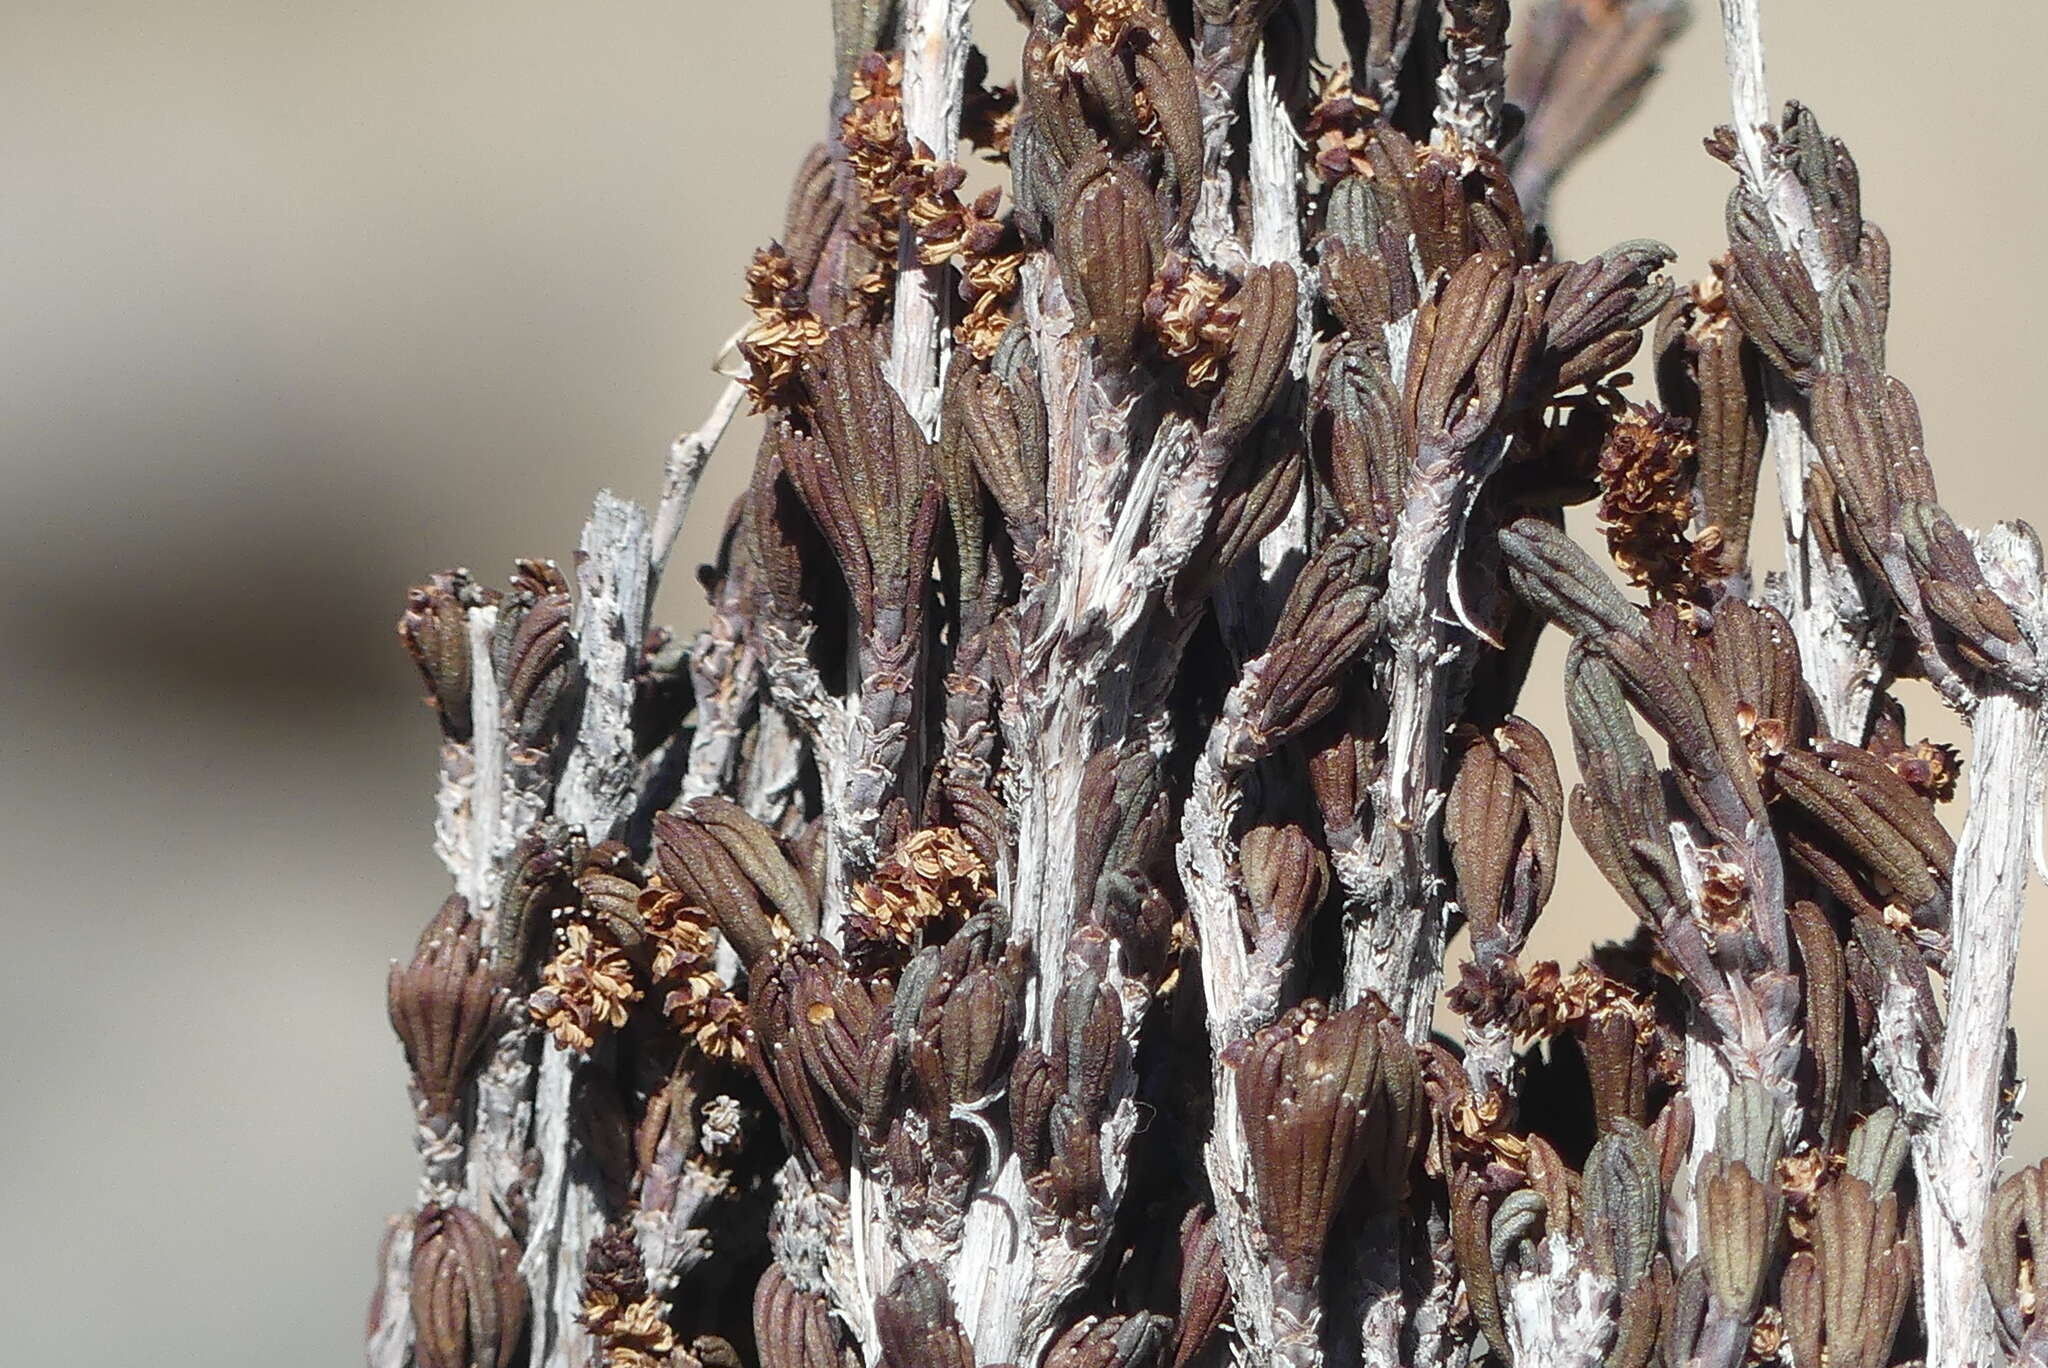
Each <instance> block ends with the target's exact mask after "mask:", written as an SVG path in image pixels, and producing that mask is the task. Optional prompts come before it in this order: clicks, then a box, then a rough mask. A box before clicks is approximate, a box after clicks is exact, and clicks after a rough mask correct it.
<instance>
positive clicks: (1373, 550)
mask: <svg viewBox="0 0 2048 1368" xmlns="http://www.w3.org/2000/svg"><path fill="white" fill-rule="evenodd" d="M1385 567H1386V548H1385V546H1384V544H1383V543H1381V542H1380V540H1379V538H1378V537H1377V536H1376V535H1375V534H1374V533H1373V532H1371V531H1369V530H1368V529H1365V528H1356V527H1354V528H1347V529H1345V530H1344V531H1343V532H1340V533H1338V534H1337V535H1336V536H1334V537H1332V538H1330V539H1329V540H1328V541H1327V542H1325V543H1324V544H1323V546H1322V547H1321V549H1319V550H1318V551H1317V552H1316V554H1315V555H1314V556H1313V557H1312V558H1310V560H1309V563H1308V564H1307V565H1306V566H1304V567H1303V568H1302V572H1301V574H1300V576H1299V577H1297V578H1296V579H1295V581H1294V586H1293V588H1292V589H1291V590H1289V591H1288V595H1287V602H1286V604H1285V605H1284V606H1283V607H1282V609H1281V611H1280V620H1279V622H1278V623H1276V624H1275V626H1274V628H1273V638H1272V639H1273V645H1272V647H1271V648H1270V649H1269V650H1268V651H1267V653H1266V654H1265V655H1264V656H1262V657H1260V659H1259V660H1258V661H1256V662H1254V663H1253V664H1252V665H1251V666H1250V667H1249V668H1248V669H1247V670H1246V671H1245V678H1244V681H1243V682H1242V683H1241V684H1240V685H1239V686H1238V693H1239V699H1238V702H1237V703H1236V704H1235V705H1234V706H1235V707H1236V708H1237V716H1238V717H1239V718H1241V719H1242V726H1241V727H1240V728H1239V729H1237V731H1236V733H1235V734H1234V735H1233V737H1232V740H1231V749H1230V751H1229V752H1228V754H1227V755H1225V756H1224V757H1222V758H1223V760H1224V762H1225V764H1226V765H1227V766H1228V767H1230V768H1232V769H1238V768H1242V767H1244V766H1247V765H1250V764H1253V763H1255V762H1256V761H1257V760H1258V759H1259V758H1260V757H1262V756H1265V755H1269V754H1271V753H1272V751H1273V749H1274V748H1275V747H1277V746H1279V745H1280V744H1281V743H1282V742H1284V741H1286V740H1288V739H1289V738H1290V737H1293V736H1296V735H1298V734H1299V733H1300V732H1301V731H1302V730H1303V729H1305V728H1307V727H1309V726H1312V725H1314V724H1315V723H1316V722H1317V721H1319V720H1320V719H1321V718H1323V717H1324V716H1325V715H1326V714H1328V712H1329V711H1330V709H1331V708H1333V707H1335V706H1336V704H1337V699H1338V696H1339V690H1340V687H1341V682H1342V678H1343V676H1344V675H1345V673H1346V672H1347V671H1349V670H1350V668H1351V666H1352V662H1353V661H1355V660H1356V659H1357V658H1358V656H1359V654H1360V653H1361V652H1362V651H1363V650H1364V649H1365V646H1366V643H1367V642H1368V641H1370V640H1371V638H1372V633H1373V628H1374V622H1375V620H1374V617H1373V609H1374V607H1375V606H1376V605H1377V604H1378V603H1379V598H1380V591H1381V590H1382V589H1383V588H1384V587H1385Z"/></svg>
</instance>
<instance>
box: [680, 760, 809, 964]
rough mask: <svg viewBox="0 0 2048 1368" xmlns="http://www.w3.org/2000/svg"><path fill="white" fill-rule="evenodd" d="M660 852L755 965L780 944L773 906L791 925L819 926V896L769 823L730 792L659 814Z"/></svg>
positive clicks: (686, 892) (797, 928)
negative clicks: (784, 851)
mask: <svg viewBox="0 0 2048 1368" xmlns="http://www.w3.org/2000/svg"><path fill="white" fill-rule="evenodd" d="M654 842H655V846H654V848H655V854H656V856H657V857H658V858H659V859H660V861H661V872H662V875H663V877H664V878H666V879H667V880H668V882H669V883H670V885H672V886H673V887H674V888H675V889H676V890H677V891H678V892H680V893H681V894H682V895H683V897H684V899H685V900H687V901H688V902H690V903H691V904H692V905H694V906H697V907H702V908H703V909H704V910H705V911H707V912H709V913H710V914H711V916H712V919H713V920H714V921H716V922H717V923H718V928H719V930H721V931H723V932H725V934H726V937H727V938H728V939H729V940H731V941H732V943H733V948H734V949H736V950H738V951H739V953H740V959H741V960H742V961H743V962H744V963H746V964H747V965H749V966H753V965H757V964H760V963H762V962H764V961H766V960H767V959H769V958H771V957H773V956H774V955H775V954H776V953H777V951H778V950H779V949H780V947H781V939H780V937H779V936H778V935H777V933H776V929H775V923H774V921H773V920H772V918H771V916H770V913H771V911H772V912H774V913H776V914H779V915H780V916H781V917H782V918H783V920H784V923H785V924H786V925H788V926H789V927H790V929H791V930H792V932H794V933H795V934H797V935H798V936H807V935H809V934H812V933H814V932H815V930H816V927H817V911H816V906H817V905H816V900H815V898H814V897H813V895H812V894H811V892H810V889H809V887H808V886H807V885H806V884H805V882H804V880H803V878H802V876H801V875H799V874H798V873H797V872H796V870H795V868H794V867H793V866H792V865H791V864H790V863H789V860H788V858H787V857H786V856H784V855H783V854H782V852H781V850H780V848H779V847H778V846H777V844H776V842H775V840H774V838H773V837H772V836H771V835H769V834H768V832H767V830H766V828H764V827H762V826H761V824H760V823H758V822H756V821H754V819H753V818H751V817H749V816H747V815H746V813H745V812H743V811H741V810H740V809H739V808H738V807H737V806H736V805H734V804H733V803H731V802H730V801H728V800H727V799H724V798H701V799H697V800H694V801H692V802H691V803H688V804H686V805H684V807H683V808H681V809H680V810H678V811H676V812H663V813H656V814H655V818H654Z"/></svg>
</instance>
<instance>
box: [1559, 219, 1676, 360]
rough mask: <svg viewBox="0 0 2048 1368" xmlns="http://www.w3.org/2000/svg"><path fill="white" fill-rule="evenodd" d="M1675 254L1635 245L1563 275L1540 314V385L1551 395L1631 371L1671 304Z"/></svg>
mask: <svg viewBox="0 0 2048 1368" xmlns="http://www.w3.org/2000/svg"><path fill="white" fill-rule="evenodd" d="M1677 255H1678V254H1677V253H1676V252H1674V251H1672V250H1671V249H1670V248H1669V247H1666V246H1665V245H1664V244H1663V243H1661V242H1652V241H1649V240H1648V239H1638V240H1636V241H1633V242H1624V243H1622V244H1621V245H1620V246H1618V247H1610V248H1609V249H1608V250H1607V251H1605V252H1602V253H1601V254H1600V255H1599V256H1596V257H1594V258H1592V259H1591V260H1589V261H1583V262H1573V263H1571V264H1569V265H1567V266H1565V267H1564V268H1563V270H1562V271H1561V272H1560V273H1558V275H1557V279H1556V282H1555V283H1554V284H1553V285H1551V287H1550V289H1549V292H1548V307H1547V308H1546V309H1545V311H1544V314H1543V341H1542V357H1541V360H1540V361H1539V362H1538V363H1537V365H1538V368H1539V370H1540V371H1541V373H1542V375H1543V380H1542V381H1541V383H1542V384H1543V385H1544V386H1546V387H1547V389H1548V390H1549V392H1551V393H1556V392H1558V391H1561V390H1567V389H1572V388H1575V387H1576V386H1579V385H1584V384H1588V383H1590V382H1592V381H1596V380H1599V379H1602V378H1604V377H1605V376H1606V375H1607V374H1609V373H1610V372H1612V371H1613V370H1614V369H1615V368H1616V367H1619V366H1622V365H1625V364H1627V362H1628V359H1629V357H1631V356H1633V355H1634V354H1635V350H1636V347H1637V346H1638V345H1639V344H1640V343H1641V342H1642V337H1643V334H1642V329H1643V327H1644V325H1645V324H1647V323H1648V322H1649V321H1650V320H1651V319H1653V318H1655V317H1656V316H1657V313H1658V311H1659V310H1660V309H1662V308H1663V307H1664V305H1665V302H1666V301H1667V300H1669V299H1670V298H1671V289H1672V287H1671V283H1670V282H1669V281H1668V280H1666V279H1664V278H1663V276H1662V275H1661V274H1660V273H1661V272H1662V271H1663V269H1664V267H1665V266H1666V264H1668V263H1669V262H1670V261H1672V260H1673V259H1674V258H1675V257H1676V256H1677Z"/></svg>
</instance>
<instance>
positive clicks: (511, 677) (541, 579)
mask: <svg viewBox="0 0 2048 1368" xmlns="http://www.w3.org/2000/svg"><path fill="white" fill-rule="evenodd" d="M573 608H574V603H573V600H572V599H571V597H570V593H569V581H568V580H566V579H564V578H563V577H562V572H561V570H560V569H559V568H558V567H557V566H556V565H555V563H554V562H553V561H536V560H523V561H520V562H518V568H517V572H516V573H515V574H514V575H513V576H512V592H511V593H509V594H507V595H506V596H505V600H504V602H503V603H502V604H500V605H499V608H498V628H497V633H496V636H495V638H494V640H493V642H492V659H493V661H494V664H495V667H496V669H497V672H498V689H499V695H500V699H501V703H500V709H501V711H502V712H503V714H504V718H505V730H506V732H507V733H508V734H509V735H510V736H511V738H512V740H513V743H514V744H516V745H520V746H525V747H527V748H529V749H533V750H545V749H547V748H548V747H549V746H551V745H553V744H554V738H555V734H556V731H557V730H558V728H559V727H560V725H561V722H562V717H563V712H564V709H565V706H566V704H567V702H568V692H569V689H570V685H571V683H572V681H573V680H574V679H575V678H576V668H577V667H576V639H575V637H574V636H573V635H572V634H571V632H570V628H569V618H570V613H571V612H572V610H573Z"/></svg>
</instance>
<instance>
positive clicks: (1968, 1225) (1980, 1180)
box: [1913, 523, 2048, 1368]
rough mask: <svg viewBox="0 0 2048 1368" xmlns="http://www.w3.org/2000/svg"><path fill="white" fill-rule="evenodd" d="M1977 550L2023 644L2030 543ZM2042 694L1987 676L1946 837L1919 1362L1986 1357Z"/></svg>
mask: <svg viewBox="0 0 2048 1368" xmlns="http://www.w3.org/2000/svg"><path fill="white" fill-rule="evenodd" d="M1977 559H1978V562H1979V564H1981V565H1982V566H1983V569H1984V577H1985V579H1986V580H1987V581H1989V582H1990V584H1991V587H1992V588H1993V589H1994V590H1996V591H1997V593H1998V595H1999V596H2000V597H2001V598H2003V599H2004V600H2005V602H2006V604H2007V606H2008V607H2010V608H2011V609H2012V610H2013V616H2014V617H2015V618H2016V619H2018V621H2019V623H2020V626H2021V630H2022V631H2023V632H2024V633H2025V634H2026V636H2027V638H2028V639H2029V640H2030V641H2031V642H2032V643H2034V645H2035V647H2036V649H2039V648H2040V646H2041V645H2042V644H2044V643H2048V612H2044V608H2048V605H2044V602H2043V593H2044V584H2043V581H2042V565H2041V548H2040V545H2039V544H2038V543H2037V542H2036V541H2035V540H2034V538H2033V535H2032V534H2031V532H2027V531H2023V530H2020V529H2018V528H2015V527H2013V526H2011V525H2010V524H2003V523H2002V524H2000V525H1999V526H1997V527H1994V528H1992V529H1990V530H1989V531H1988V532H1985V533H1984V534H1983V535H1982V536H1981V537H1980V538H1979V540H1978V544H1977ZM2043 702H2044V700H2043V699H2042V697H2041V695H2039V694H2029V693H2020V692H2018V691H2015V690H2011V689H2006V688H2000V687H1992V688H1989V689H1987V690H1985V691H1984V693H1983V694H1982V698H1981V701H1980V702H1979V704H1978V706H1977V712H1976V718H1975V733H1976V745H1975V750H1974V756H1973V759H1974V761H1975V763H1974V764H1973V765H1972V767H1971V771H1970V785H1969V788H1970V813H1969V816H1968V818H1967V819H1966V820H1965V821H1964V823H1963V835H1962V840H1961V841H1960V842H1959V843H1958V844H1957V846H1956V864H1955V896H1954V899H1953V902H1954V910H1953V912H1952V914H1951V916H1952V922H1951V926H1950V931H1949V939H1950V943H1951V944H1952V945H1953V946H1954V950H1953V951H1952V953H1951V956H1950V960H1949V972H1948V1024H1947V1028H1946V1034H1945V1036H1944V1037H1943V1040H1942V1051H1941V1072H1940V1074H1939V1075H1938V1077H1937V1078H1936V1080H1935V1084H1934V1098H1933V1108H1932V1114H1931V1115H1930V1116H1928V1117H1927V1118H1926V1120H1925V1123H1924V1125H1923V1126H1922V1127H1921V1128H1920V1129H1919V1130H1917V1131H1916V1132H1915V1133H1914V1136H1913V1161H1914V1168H1915V1170H1916V1171H1917V1172H1918V1174H1919V1178H1920V1185H1921V1200H1920V1204H1919V1210H1920V1251H1921V1279H1920V1280H1921V1288H1922V1293H1923V1295H1922V1302H1921V1306H1922V1311H1921V1315H1922V1319H1923V1320H1924V1322H1925V1324H1926V1326H1927V1364H1928V1368H1962V1366H1963V1365H1976V1364H1985V1363H1991V1362H1993V1361H1995V1358H1996V1345H1995V1343H1994V1341H1993V1338H1992V1327H1991V1305H1990V1301H1989V1299H1988V1296H1987V1294H1986V1292H1985V1287H1984V1273H1983V1269H1984V1225H1985V1221H1986V1218H1987V1216H1988V1215H1989V1212H1990V1208H1991V1193H1992V1189H1993V1187H1994V1186H1995V1185H1996V1184H1997V1181H1998V1166H1999V1162H2000V1161H2001V1160H2002V1159H2003V1158H2004V1157H2005V1143H2006V1132H2007V1130H2008V1128H2009V1127H2010V1124H2011V1106H2010V1104H2009V1103H2008V1102H2007V1101H2006V1099H2005V1098H2004V1097H2002V1095H2001V1094H2002V1089H2003V1083H2004V1076H2005V1061H2006V1057H2007V1040H2008V1035H2009V1033H2010V1025H2009V1023H2010V1022H2011V1019H2012V987H2013V971H2014V966H2015V964H2016V963H2017V960H2018V955H2019V941H2020V921H2021V915H2022V912H2023V911H2024V904H2025V900H2026V891H2027V873H2028V855H2029V852H2030V851H2031V849H2032V846H2033V842H2034V838H2035V832H2036V830H2037V823H2038V822H2039V820H2040V810H2041V795H2042V784H2043V780H2044V775H2048V708H2044V706H2043Z"/></svg>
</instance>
